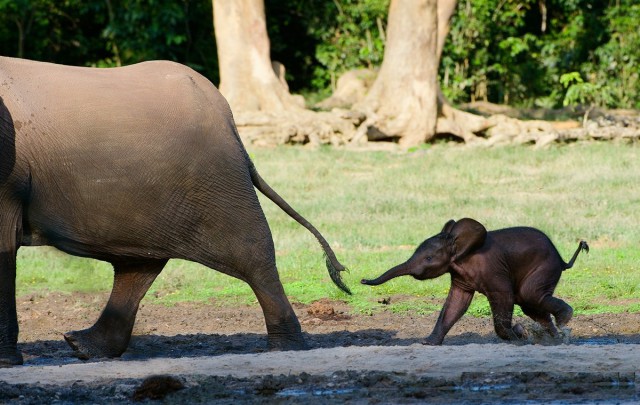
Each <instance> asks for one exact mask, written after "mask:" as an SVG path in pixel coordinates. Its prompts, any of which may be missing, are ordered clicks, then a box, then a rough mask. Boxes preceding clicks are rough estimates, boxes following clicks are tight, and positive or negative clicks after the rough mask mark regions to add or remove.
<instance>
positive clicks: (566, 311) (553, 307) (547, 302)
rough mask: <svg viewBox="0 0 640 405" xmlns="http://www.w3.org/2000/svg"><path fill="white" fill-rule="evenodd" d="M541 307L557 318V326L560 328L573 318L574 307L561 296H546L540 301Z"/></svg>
mask: <svg viewBox="0 0 640 405" xmlns="http://www.w3.org/2000/svg"><path fill="white" fill-rule="evenodd" d="M540 308H541V309H542V310H544V311H547V312H550V313H551V314H553V317H554V318H556V326H558V327H559V328H561V327H563V326H565V325H566V324H568V323H569V321H570V320H571V318H573V308H571V306H570V305H569V304H567V303H566V302H564V301H563V300H561V299H560V298H556V297H552V296H551V295H548V296H546V297H544V298H543V299H542V301H541V303H540Z"/></svg>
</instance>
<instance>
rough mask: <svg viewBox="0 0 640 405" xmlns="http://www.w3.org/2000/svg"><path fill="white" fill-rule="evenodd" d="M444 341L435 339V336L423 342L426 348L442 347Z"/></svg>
mask: <svg viewBox="0 0 640 405" xmlns="http://www.w3.org/2000/svg"><path fill="white" fill-rule="evenodd" d="M443 340H444V339H440V338H438V337H433V336H427V337H426V338H425V339H424V340H423V341H422V342H420V343H422V344H423V345H425V346H440V345H442V341H443Z"/></svg>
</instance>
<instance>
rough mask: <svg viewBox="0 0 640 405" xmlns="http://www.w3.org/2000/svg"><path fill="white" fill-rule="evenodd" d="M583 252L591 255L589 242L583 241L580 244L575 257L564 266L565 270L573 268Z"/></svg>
mask: <svg viewBox="0 0 640 405" xmlns="http://www.w3.org/2000/svg"><path fill="white" fill-rule="evenodd" d="M582 250H584V251H585V252H587V253H589V245H587V242H585V241H583V240H581V241H580V243H579V244H578V249H576V252H575V253H574V254H573V257H572V258H571V260H569V263H567V264H565V265H564V270H567V269H570V268H572V267H573V263H574V262H575V261H576V258H577V257H578V254H579V253H580V251H582Z"/></svg>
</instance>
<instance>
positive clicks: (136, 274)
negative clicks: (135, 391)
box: [64, 260, 167, 359]
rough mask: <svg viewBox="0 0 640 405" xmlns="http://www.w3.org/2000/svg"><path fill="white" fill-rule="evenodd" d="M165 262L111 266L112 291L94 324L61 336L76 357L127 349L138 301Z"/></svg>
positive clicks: (108, 355)
mask: <svg viewBox="0 0 640 405" xmlns="http://www.w3.org/2000/svg"><path fill="white" fill-rule="evenodd" d="M166 263H167V261H166V260H153V261H147V262H144V263H140V262H138V263H135V264H132V263H114V264H113V267H114V278H113V289H112V291H111V296H110V297H109V302H107V305H106V307H105V308H104V310H103V311H102V314H101V315H100V318H98V320H97V321H96V323H95V324H94V325H93V326H92V327H90V328H88V329H84V330H80V331H74V332H68V333H66V334H65V335H64V338H65V339H66V341H67V343H69V345H70V346H71V347H72V348H73V349H74V350H75V351H77V352H78V357H80V358H84V359H88V358H91V357H118V356H120V355H121V354H122V353H124V351H125V350H126V349H127V346H128V345H129V340H130V339H131V332H132V331H133V324H134V323H135V319H136V314H137V312H138V306H139V304H140V301H141V300H142V298H143V297H144V295H145V294H146V293H147V290H148V289H149V287H150V286H151V284H152V283H153V281H154V280H155V279H156V277H157V276H158V274H160V272H161V271H162V269H163V267H164V265H165V264H166Z"/></svg>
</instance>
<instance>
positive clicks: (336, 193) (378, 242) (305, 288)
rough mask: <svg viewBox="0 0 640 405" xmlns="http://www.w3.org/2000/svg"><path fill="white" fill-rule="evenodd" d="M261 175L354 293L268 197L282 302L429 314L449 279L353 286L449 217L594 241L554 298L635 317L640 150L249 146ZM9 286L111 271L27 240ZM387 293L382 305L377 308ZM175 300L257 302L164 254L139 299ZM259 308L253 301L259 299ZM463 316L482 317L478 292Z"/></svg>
mask: <svg viewBox="0 0 640 405" xmlns="http://www.w3.org/2000/svg"><path fill="white" fill-rule="evenodd" d="M250 152H251V156H252V158H253V159H254V162H255V164H256V166H257V168H258V170H259V171H260V172H261V174H262V176H263V177H264V178H265V179H267V180H268V182H269V183H270V184H271V185H272V186H273V187H274V189H276V190H277V191H278V192H279V193H280V194H281V195H282V196H283V197H284V198H285V199H287V201H288V202H289V203H290V204H291V205H292V206H293V207H295V208H296V209H297V210H298V211H299V212H300V213H301V214H302V215H304V216H305V217H306V218H307V219H308V220H310V221H311V222H312V223H313V224H314V225H315V226H316V227H317V228H318V229H319V230H320V231H321V232H322V233H323V234H324V236H325V237H326V238H327V239H328V241H329V243H331V245H332V246H333V248H334V249H335V251H336V254H337V255H338V257H339V259H340V260H341V261H342V262H343V263H344V264H345V265H347V267H349V268H350V270H351V271H350V272H349V273H348V274H345V275H344V279H345V281H346V283H347V284H348V285H349V286H350V287H351V289H352V291H353V293H354V295H353V296H351V297H349V296H346V295H345V294H343V293H341V292H340V291H339V290H338V289H337V288H336V287H335V286H334V285H333V284H332V283H331V281H330V279H329V276H328V274H327V272H326V269H325V268H324V263H323V255H322V251H321V249H320V247H319V246H318V244H317V242H316V241H315V239H314V238H313V237H312V236H311V235H310V234H309V233H308V232H307V231H306V230H305V229H304V228H302V227H301V226H299V225H298V224H297V223H296V222H294V221H293V220H291V219H290V218H289V217H288V216H286V214H284V213H283V212H282V211H280V209H279V208H277V207H276V206H275V205H274V204H272V203H271V202H270V201H269V200H267V199H266V198H263V197H261V201H262V205H263V208H264V210H265V214H266V216H267V218H268V220H269V223H270V225H271V228H272V232H273V236H274V241H275V245H276V251H277V260H278V268H279V272H280V276H281V279H282V281H283V283H284V286H285V289H286V291H287V294H288V295H289V296H290V298H291V300H292V301H298V302H304V303H309V302H312V301H314V300H317V299H320V298H323V297H329V298H333V299H342V300H345V301H347V302H349V303H350V304H351V306H352V307H353V308H354V310H357V311H361V312H364V313H370V312H374V311H378V310H382V309H388V310H391V311H397V312H402V311H415V312H418V313H428V312H433V311H436V310H439V308H440V306H441V303H442V302H443V301H444V298H445V297H446V294H447V291H448V288H449V278H448V277H447V276H443V277H441V278H439V279H436V280H430V281H423V282H417V281H415V280H413V279H412V278H410V277H401V278H398V279H395V280H392V281H390V282H388V283H386V284H384V285H382V286H379V287H366V286H361V285H360V284H359V280H360V279H361V278H363V277H372V276H376V275H378V274H380V273H381V272H383V271H384V270H386V269H387V268H389V267H391V266H393V265H395V264H397V263H399V262H401V261H404V260H405V259H406V258H408V257H409V255H410V254H411V253H412V251H413V249H414V248H415V246H417V244H418V243H420V242H421V241H422V240H424V239H425V238H427V237H428V236H431V235H433V234H435V233H437V232H439V231H440V229H441V227H442V225H443V224H444V223H445V222H446V221H447V220H448V219H450V218H453V219H459V218H462V217H467V216H468V217H472V218H476V219H478V220H479V221H480V222H482V223H484V224H485V226H486V227H487V228H488V229H498V228H502V227H507V226H515V225H528V226H534V227H537V228H539V229H542V230H543V231H545V232H546V233H547V234H548V235H549V236H550V237H551V239H552V240H553V241H554V243H555V244H556V246H557V247H558V249H559V250H560V253H561V254H562V256H563V257H564V258H565V259H568V258H569V257H570V255H571V254H572V253H573V251H574V250H575V249H576V247H577V243H578V241H579V240H580V239H585V240H587V241H588V242H589V244H590V246H591V252H590V253H589V254H588V255H585V254H584V253H583V254H581V256H580V257H579V259H578V261H577V262H576V265H575V266H574V268H573V269H571V270H568V271H567V272H565V273H564V275H563V278H562V279H561V281H560V284H559V286H558V288H557V290H556V295H557V296H559V297H562V298H564V299H566V300H567V301H568V302H569V303H570V304H571V305H572V306H573V307H574V308H575V310H576V313H578V314H580V313H583V314H584V313H595V312H621V311H633V312H637V311H640V249H639V244H640V177H639V173H640V148H639V147H638V146H635V145H624V144H616V143H576V144H570V145H563V146H553V147H551V148H548V149H534V148H531V147H526V146H520V147H501V148H493V149H484V148H470V147H461V146H450V145H444V144H443V145H435V146H430V147H426V148H420V149H418V150H416V151H413V152H378V151H376V152H374V151H349V150H336V149H332V148H321V149H318V150H309V149H306V148H300V147H281V148H275V149H251V150H250ZM18 260H19V261H18V293H19V294H27V293H30V292H33V291H37V290H41V289H45V288H46V289H50V290H60V291H76V290H77V291H105V290H108V289H109V288H110V282H111V270H110V268H109V266H107V265H105V264H103V263H99V262H96V261H92V260H88V259H79V258H74V257H70V256H66V255H64V254H62V253H58V252H56V251H55V250H52V249H48V248H23V249H21V250H20V252H19V259H18ZM385 297H392V300H391V304H390V305H382V304H380V303H378V301H380V300H381V299H382V298H385ZM145 299H146V300H154V301H157V302H161V303H165V304H171V303H173V302H177V301H190V300H198V301H208V300H211V301H212V302H213V303H214V304H216V305H227V304H229V305H235V304H240V303H255V302H256V300H255V297H254V296H253V293H252V292H251V290H250V289H249V287H248V286H247V285H246V284H244V283H243V282H240V281H238V280H235V279H232V278H230V277H228V276H225V275H223V274H221V273H218V272H215V271H212V270H209V269H207V268H204V267H202V266H199V265H196V264H193V263H189V262H185V261H177V260H174V261H171V262H170V263H169V265H168V267H167V268H166V270H165V271H164V272H163V274H162V275H161V276H160V277H159V278H158V280H157V281H156V283H155V284H154V286H153V287H152V290H151V291H150V293H149V294H148V295H147V297H146V298H145ZM256 305H257V304H256ZM469 313H470V314H473V315H476V316H486V315H488V314H489V310H488V305H487V302H486V299H484V297H482V296H480V295H476V297H475V298H474V302H473V303H472V306H471V308H470V310H469Z"/></svg>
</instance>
